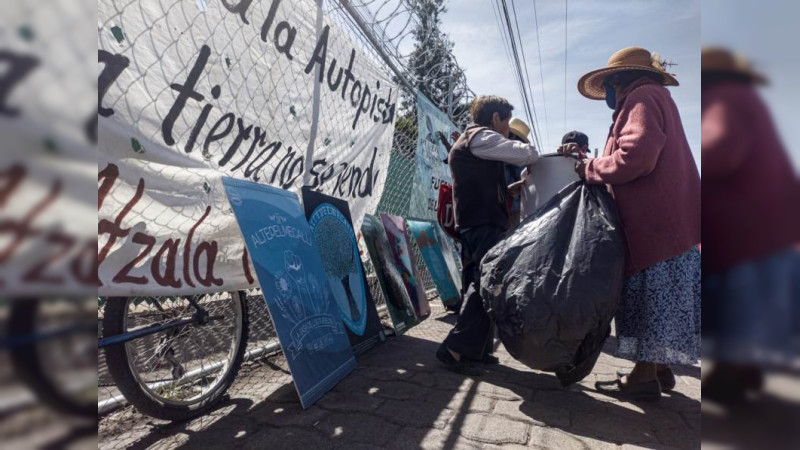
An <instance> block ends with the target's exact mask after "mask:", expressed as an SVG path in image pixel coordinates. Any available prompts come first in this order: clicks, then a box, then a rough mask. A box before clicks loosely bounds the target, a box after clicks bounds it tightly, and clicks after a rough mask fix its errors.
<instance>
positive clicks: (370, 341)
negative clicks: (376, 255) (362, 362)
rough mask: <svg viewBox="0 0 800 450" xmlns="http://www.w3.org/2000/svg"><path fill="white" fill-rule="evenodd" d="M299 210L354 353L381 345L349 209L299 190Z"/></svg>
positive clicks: (339, 202)
mask: <svg viewBox="0 0 800 450" xmlns="http://www.w3.org/2000/svg"><path fill="white" fill-rule="evenodd" d="M303 208H304V209H305V212H306V217H307V218H308V224H309V225H310V226H311V231H312V232H313V233H314V237H315V238H316V240H317V245H318V246H319V253H320V257H321V258H322V266H323V268H324V269H325V273H326V274H327V275H328V285H329V286H330V289H331V293H332V294H333V298H334V300H335V301H336V306H337V307H338V308H339V315H340V316H341V318H342V322H344V325H345V329H346V330H347V336H348V338H349V339H350V345H351V346H352V347H353V352H355V353H356V354H359V353H363V352H365V351H367V350H369V349H370V348H372V347H374V346H376V345H378V344H380V343H381V342H383V341H384V340H385V339H386V336H385V335H384V333H383V327H382V326H381V321H380V318H379V317H378V312H377V311H376V310H375V302H374V301H373V299H372V295H371V294H370V292H369V289H367V278H366V276H365V275H364V270H363V268H362V265H361V257H360V256H359V252H358V242H357V241H356V236H355V233H354V232H353V221H352V219H351V218H350V208H349V207H348V205H347V202H345V201H344V200H340V199H338V198H335V197H331V196H329V195H325V194H321V193H319V192H315V191H313V190H311V189H310V188H307V187H304V188H303Z"/></svg>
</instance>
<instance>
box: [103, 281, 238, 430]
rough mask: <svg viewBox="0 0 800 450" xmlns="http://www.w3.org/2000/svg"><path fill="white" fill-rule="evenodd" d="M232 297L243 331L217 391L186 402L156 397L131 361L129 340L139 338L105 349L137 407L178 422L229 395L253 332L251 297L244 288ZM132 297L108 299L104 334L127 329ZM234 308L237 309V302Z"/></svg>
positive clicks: (123, 388)
mask: <svg viewBox="0 0 800 450" xmlns="http://www.w3.org/2000/svg"><path fill="white" fill-rule="evenodd" d="M231 297H232V298H231V300H233V301H234V302H237V303H238V304H239V306H240V308H238V310H239V311H240V312H241V329H240V330H241V331H240V333H239V336H238V337H236V338H235V341H234V342H235V344H234V345H235V347H236V348H235V349H234V350H233V352H232V353H233V355H234V356H233V358H232V359H231V360H230V364H229V366H228V368H227V370H226V371H225V373H224V374H223V375H222V378H221V381H220V382H219V383H217V384H216V386H214V388H213V392H211V393H210V395H207V396H206V397H204V398H202V399H200V400H198V401H197V402H194V403H190V404H184V405H176V404H171V403H168V402H165V401H162V400H161V399H159V398H156V397H155V396H154V395H153V394H152V392H151V391H150V390H149V389H148V388H147V387H146V386H143V385H142V383H141V382H140V381H139V379H138V377H137V376H136V375H135V374H134V372H133V370H134V369H133V368H132V367H131V364H130V361H131V358H130V357H129V356H130V355H129V352H130V351H131V347H130V345H129V344H131V342H134V341H135V340H134V341H130V342H128V343H125V344H118V345H112V346H109V347H106V348H105V349H104V350H105V355H106V364H107V366H108V371H109V374H110V375H111V378H112V379H113V380H114V383H115V384H116V387H117V389H119V391H120V393H122V395H123V396H124V397H125V399H126V400H127V401H128V402H129V403H130V404H131V405H133V406H134V407H135V408H136V410H138V411H139V412H140V413H142V414H145V415H148V416H150V417H153V418H156V419H161V420H169V421H176V422H177V421H184V420H187V419H191V418H194V417H197V416H199V415H202V414H204V413H205V412H207V411H208V410H210V409H212V408H213V407H215V406H216V405H217V404H218V403H219V402H220V401H221V400H222V399H223V398H225V394H226V392H227V390H228V388H230V386H231V384H232V383H233V381H234V379H235V378H236V376H237V375H238V373H239V369H240V368H241V365H242V362H243V360H244V354H245V350H246V347H247V339H248V335H249V313H248V308H247V297H246V295H245V294H244V293H243V292H232V293H231ZM130 300H131V299H130V298H119V297H117V298H109V299H108V301H107V304H106V309H105V314H104V317H103V337H108V336H114V335H119V334H122V333H123V332H125V331H126V330H125V322H126V320H125V318H126V315H127V313H128V304H129V301H130ZM234 311H236V307H235V306H234Z"/></svg>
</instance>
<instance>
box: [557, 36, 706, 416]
mask: <svg viewBox="0 0 800 450" xmlns="http://www.w3.org/2000/svg"><path fill="white" fill-rule="evenodd" d="M665 86H678V81H677V80H676V79H675V76H674V75H672V74H670V73H667V72H666V71H665V70H664V65H663V62H662V61H661V58H660V57H659V56H658V55H657V54H654V55H651V54H650V52H649V51H647V50H645V49H643V48H639V47H629V48H625V49H622V50H620V51H618V52H616V53H614V54H613V55H612V56H611V58H610V59H609V61H608V65H607V66H606V67H604V68H602V69H598V70H594V71H592V72H589V73H587V74H586V75H584V76H583V77H581V79H580V81H578V91H579V92H580V93H581V94H582V95H583V96H584V97H587V98H590V99H593V100H605V102H606V104H607V105H608V107H609V108H611V109H613V110H614V113H613V115H612V120H613V124H612V125H611V128H610V130H609V135H608V140H607V141H606V146H605V149H604V150H603V156H602V157H599V158H591V159H583V160H580V161H579V162H578V163H577V164H576V166H575V170H576V172H577V173H578V175H579V176H580V177H581V178H583V179H585V180H586V182H587V183H591V184H605V185H607V186H608V188H609V191H610V192H611V193H612V195H613V196H614V199H615V201H616V204H617V207H618V209H619V214H620V219H621V221H622V225H623V228H624V231H625V241H626V256H627V258H626V266H627V269H626V280H625V287H624V289H623V296H622V299H621V302H620V309H619V311H618V313H617V317H616V331H617V338H618V341H619V348H618V353H619V356H621V357H624V358H627V359H631V360H633V361H635V362H636V365H635V366H634V368H633V370H632V371H631V372H630V373H629V374H624V373H620V374H619V376H618V377H617V378H616V379H614V380H611V381H602V382H597V383H596V385H595V387H596V388H597V389H598V390H599V391H601V392H604V393H607V394H609V395H619V396H623V397H627V398H630V399H636V400H650V401H655V400H658V399H659V398H660V397H661V392H662V391H669V390H671V389H672V388H674V386H675V377H674V375H673V374H672V371H671V370H670V368H669V365H671V364H694V363H696V362H697V358H698V354H699V350H700V282H701V276H700V274H701V272H700V253H699V251H698V249H697V244H698V242H700V175H699V173H698V170H697V166H696V164H695V161H694V158H693V157H692V153H691V150H690V149H689V144H688V142H687V140H686V136H685V134H684V131H683V125H682V123H681V118H680V115H679V113H678V108H677V107H676V105H675V102H674V101H673V100H672V97H671V95H670V93H669V91H668V90H667V89H666V88H665ZM559 151H561V152H562V153H576V152H577V146H576V145H575V144H566V145H563V146H562V147H561V148H560V149H559Z"/></svg>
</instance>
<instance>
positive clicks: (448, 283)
mask: <svg viewBox="0 0 800 450" xmlns="http://www.w3.org/2000/svg"><path fill="white" fill-rule="evenodd" d="M408 228H409V229H411V233H412V234H413V235H414V240H415V241H416V242H417V247H419V251H420V253H422V259H423V260H425V265H426V266H427V267H428V272H430V274H431V277H432V278H433V284H434V285H436V291H437V292H438V293H439V298H441V299H442V303H444V306H445V307H448V306H450V307H452V306H455V305H457V304H458V303H459V301H460V300H461V295H460V294H459V292H458V291H459V289H458V287H457V286H456V283H455V281H454V280H453V278H452V276H451V273H450V269H449V267H448V265H447V261H446V260H445V257H444V253H443V251H442V250H443V249H442V245H441V243H440V242H439V239H438V238H439V237H438V236H437V233H436V227H435V226H434V224H433V222H426V221H420V220H409V221H408Z"/></svg>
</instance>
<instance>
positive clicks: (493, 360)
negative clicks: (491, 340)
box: [461, 354, 500, 366]
mask: <svg viewBox="0 0 800 450" xmlns="http://www.w3.org/2000/svg"><path fill="white" fill-rule="evenodd" d="M461 358H462V359H463V360H465V361H469V362H473V363H481V364H485V365H487V366H494V365H496V364H500V358H498V357H497V356H494V355H491V354H487V355H484V357H483V358H481V359H472V358H470V357H468V356H463V355H462V356H461Z"/></svg>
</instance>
